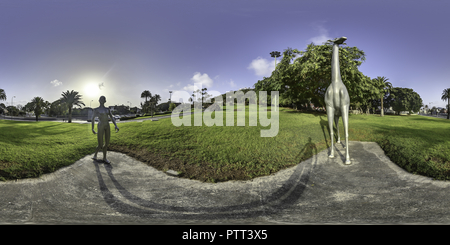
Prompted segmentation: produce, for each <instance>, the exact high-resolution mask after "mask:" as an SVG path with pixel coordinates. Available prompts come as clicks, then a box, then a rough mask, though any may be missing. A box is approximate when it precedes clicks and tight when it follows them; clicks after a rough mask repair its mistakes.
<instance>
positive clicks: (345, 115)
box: [342, 105, 351, 164]
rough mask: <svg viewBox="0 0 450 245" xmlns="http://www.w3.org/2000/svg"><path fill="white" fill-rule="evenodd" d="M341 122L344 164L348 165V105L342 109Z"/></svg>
mask: <svg viewBox="0 0 450 245" xmlns="http://www.w3.org/2000/svg"><path fill="white" fill-rule="evenodd" d="M342 121H343V123H344V131H345V164H350V163H351V162H350V155H349V154H348V105H346V106H343V107H342Z"/></svg>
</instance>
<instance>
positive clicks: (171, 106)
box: [169, 103, 177, 111]
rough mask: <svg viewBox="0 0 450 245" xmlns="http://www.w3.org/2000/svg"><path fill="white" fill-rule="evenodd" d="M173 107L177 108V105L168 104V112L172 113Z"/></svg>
mask: <svg viewBox="0 0 450 245" xmlns="http://www.w3.org/2000/svg"><path fill="white" fill-rule="evenodd" d="M175 107H177V105H175V104H174V103H170V105H169V111H173V109H175Z"/></svg>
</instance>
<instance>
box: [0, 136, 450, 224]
mask: <svg viewBox="0 0 450 245" xmlns="http://www.w3.org/2000/svg"><path fill="white" fill-rule="evenodd" d="M336 150H337V152H336V155H337V157H336V158H334V159H329V158H328V156H327V154H328V150H324V151H322V152H317V153H318V154H317V155H315V156H314V157H312V158H310V159H308V160H306V161H304V162H301V163H299V164H298V165H296V166H294V167H291V168H288V169H285V170H282V171H279V172H277V173H275V174H273V175H270V176H265V177H260V178H255V179H253V180H250V181H227V182H220V183H215V184H214V183H203V182H200V181H196V180H189V179H183V178H178V177H175V176H171V175H169V174H167V173H165V172H161V171H158V170H156V169H154V168H152V167H150V166H148V165H146V164H144V163H142V162H140V161H137V160H136V159H133V158H131V157H129V156H127V155H124V154H121V153H117V152H108V158H109V160H111V162H112V163H111V165H106V164H103V163H99V162H95V161H94V160H92V159H91V157H92V156H93V154H92V155H88V156H86V157H84V158H82V159H80V160H79V161H77V162H75V163H73V164H72V165H70V166H68V167H65V168H62V169H60V170H58V171H56V172H54V173H51V174H46V175H43V176H42V177H40V178H33V179H23V180H17V181H6V182H0V193H1V198H0V210H1V211H0V223H1V224H318V223H319V224H324V223H332V224H342V223H353V224H398V223H408V224H411V223H414V224H424V223H425V224H430V223H450V195H449V190H450V189H449V187H450V183H449V182H445V181H435V180H432V179H430V178H428V177H424V176H418V175H413V174H409V173H407V172H406V171H404V170H402V169H401V168H399V167H398V166H397V165H395V164H394V163H392V162H391V161H390V160H389V159H388V158H387V157H386V156H385V154H384V152H383V151H382V150H381V148H380V147H379V146H378V145H377V144H376V143H371V142H355V141H351V142H350V149H349V150H350V156H351V160H352V164H351V165H344V164H343V161H344V152H345V151H344V148H343V147H342V145H341V144H337V146H336ZM313 153H316V152H313ZM99 154H100V155H99V158H101V153H99Z"/></svg>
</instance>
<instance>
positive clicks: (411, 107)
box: [386, 87, 423, 115]
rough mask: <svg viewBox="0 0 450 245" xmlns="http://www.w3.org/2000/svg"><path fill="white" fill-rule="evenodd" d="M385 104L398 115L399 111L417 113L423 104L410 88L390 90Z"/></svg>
mask: <svg viewBox="0 0 450 245" xmlns="http://www.w3.org/2000/svg"><path fill="white" fill-rule="evenodd" d="M386 102H387V103H386V104H388V105H389V106H392V109H393V110H394V111H396V112H397V114H398V115H399V114H400V112H401V111H409V113H410V114H411V112H417V111H419V110H420V107H421V105H422V104H423V101H422V99H421V98H420V95H419V94H418V93H416V92H414V90H413V89H411V88H399V87H395V88H392V89H391V91H390V93H389V95H388V96H387V98H386Z"/></svg>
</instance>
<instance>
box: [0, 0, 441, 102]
mask: <svg viewBox="0 0 450 245" xmlns="http://www.w3.org/2000/svg"><path fill="white" fill-rule="evenodd" d="M449 13H450V1H438V0H407V1H406V0H389V1H386V0H376V1H367V0H301V1H300V0H299V1H296V0H246V1H242V0H205V1H204V0H181V1H175V0H160V1H157V0H153V1H151V0H146V1H144V0H127V1H125V0H120V1H115V0H88V1H86V0H76V1H74V0H0V88H1V89H3V90H5V93H6V96H7V99H6V101H0V102H1V103H4V104H5V105H6V106H9V105H11V103H13V105H18V104H20V105H22V106H23V105H25V104H26V103H28V102H30V101H31V100H32V99H33V98H34V97H37V96H39V97H42V98H43V99H44V100H47V101H49V102H53V101H55V100H57V99H59V98H61V94H62V93H63V92H65V91H71V90H75V91H78V92H79V94H80V95H81V96H82V101H83V102H84V104H85V106H86V107H98V106H99V102H98V100H99V97H100V96H101V95H104V96H105V97H106V104H105V105H106V106H112V105H131V106H132V107H134V106H138V107H140V103H141V102H144V99H143V98H141V93H142V92H143V91H144V90H149V91H150V92H151V93H152V95H154V94H159V95H160V96H161V101H160V102H159V103H163V102H167V101H168V100H169V97H170V93H169V91H172V101H176V102H179V101H180V99H184V102H187V101H186V100H187V99H186V95H188V94H192V91H193V90H195V89H197V88H199V87H198V86H197V87H194V85H200V86H201V87H202V88H205V87H206V88H207V89H208V90H207V91H208V92H209V93H210V94H212V95H219V94H222V93H225V92H227V91H230V90H233V91H235V90H238V89H240V88H245V87H253V85H254V84H255V83H256V82H257V81H258V80H261V79H263V77H269V76H270V74H271V72H272V71H273V69H274V66H275V59H274V58H272V57H271V55H270V53H271V52H272V51H279V52H281V53H282V52H283V51H284V50H285V49H287V48H288V47H290V48H293V49H298V50H305V49H306V47H307V45H308V44H310V43H311V42H313V43H315V44H318V45H321V44H322V43H323V42H325V41H327V40H328V39H334V38H336V37H341V36H345V37H347V41H346V43H347V45H348V46H350V47H357V48H358V49H360V50H362V51H364V52H365V54H366V61H365V62H363V63H362V65H361V66H360V67H359V70H360V71H361V72H362V73H363V74H364V75H366V76H369V77H370V78H376V77H378V76H384V77H386V78H388V79H389V80H388V81H389V82H391V83H392V85H393V86H394V87H403V88H412V89H413V90H414V91H415V92H417V93H418V94H419V95H420V97H421V98H422V100H423V103H424V104H425V105H430V106H436V107H445V105H446V104H447V101H443V100H441V96H442V92H443V90H444V89H446V88H449V87H450V48H449V44H448V43H447V42H449V41H450V27H449V24H450V14H449ZM279 60H281V57H280V58H278V61H279ZM330 65H331V64H330ZM14 96H15V97H14ZM82 107H84V106H82Z"/></svg>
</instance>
